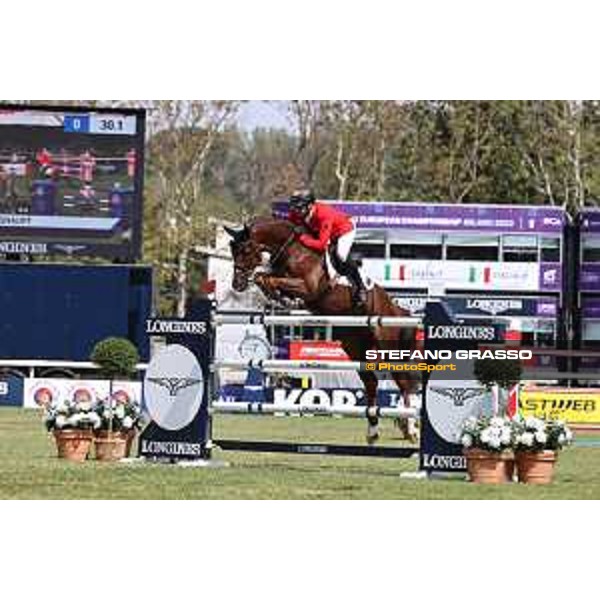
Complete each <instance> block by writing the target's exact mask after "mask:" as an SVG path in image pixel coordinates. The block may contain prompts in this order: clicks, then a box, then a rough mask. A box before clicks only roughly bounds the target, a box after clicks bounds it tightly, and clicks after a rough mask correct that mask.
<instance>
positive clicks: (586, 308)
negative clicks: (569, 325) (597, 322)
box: [581, 284, 600, 319]
mask: <svg viewBox="0 0 600 600" xmlns="http://www.w3.org/2000/svg"><path fill="white" fill-rule="evenodd" d="M598 288H599V289H600V284H599V286H598ZM581 314H582V316H583V317H584V318H586V319H600V299H598V298H582V299H581Z"/></svg>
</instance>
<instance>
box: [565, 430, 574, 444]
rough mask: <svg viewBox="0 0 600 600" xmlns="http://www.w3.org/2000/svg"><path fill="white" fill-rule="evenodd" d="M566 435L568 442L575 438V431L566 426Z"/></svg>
mask: <svg viewBox="0 0 600 600" xmlns="http://www.w3.org/2000/svg"><path fill="white" fill-rule="evenodd" d="M565 437H566V438H567V442H570V441H571V440H572V439H573V432H572V431H571V430H570V429H569V428H568V427H567V428H565Z"/></svg>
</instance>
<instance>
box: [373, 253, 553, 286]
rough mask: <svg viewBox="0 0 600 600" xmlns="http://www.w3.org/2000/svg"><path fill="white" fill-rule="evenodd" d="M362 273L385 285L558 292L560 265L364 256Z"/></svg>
mask: <svg viewBox="0 0 600 600" xmlns="http://www.w3.org/2000/svg"><path fill="white" fill-rule="evenodd" d="M363 269H364V271H365V273H366V274H367V275H368V276H369V277H371V278H372V279H374V280H375V281H377V282H378V283H380V284H381V285H383V286H384V287H386V288H400V289H401V288H429V287H431V286H435V285H442V287H444V288H445V289H447V290H451V289H461V290H493V291H500V292H501V291H505V290H510V291H523V292H531V291H532V290H538V289H544V290H546V291H560V289H561V285H562V277H561V269H560V265H558V264H554V263H547V264H539V263H498V262H483V261H481V262H478V261H471V262H467V261H465V262H463V261H442V260H387V261H386V260H381V259H364V260H363Z"/></svg>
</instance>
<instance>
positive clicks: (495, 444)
mask: <svg viewBox="0 0 600 600" xmlns="http://www.w3.org/2000/svg"><path fill="white" fill-rule="evenodd" d="M490 446H491V447H492V448H500V440H499V439H498V438H492V439H491V440H490Z"/></svg>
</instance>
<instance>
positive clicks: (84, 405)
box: [77, 400, 92, 412]
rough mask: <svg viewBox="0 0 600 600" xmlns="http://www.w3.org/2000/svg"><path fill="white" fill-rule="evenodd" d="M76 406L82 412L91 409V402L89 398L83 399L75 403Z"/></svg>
mask: <svg viewBox="0 0 600 600" xmlns="http://www.w3.org/2000/svg"><path fill="white" fill-rule="evenodd" d="M77 408H78V409H79V410H81V411H83V412H87V411H89V410H91V409H92V403H91V402H90V401H89V400H85V401H83V402H79V403H78V404H77Z"/></svg>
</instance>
